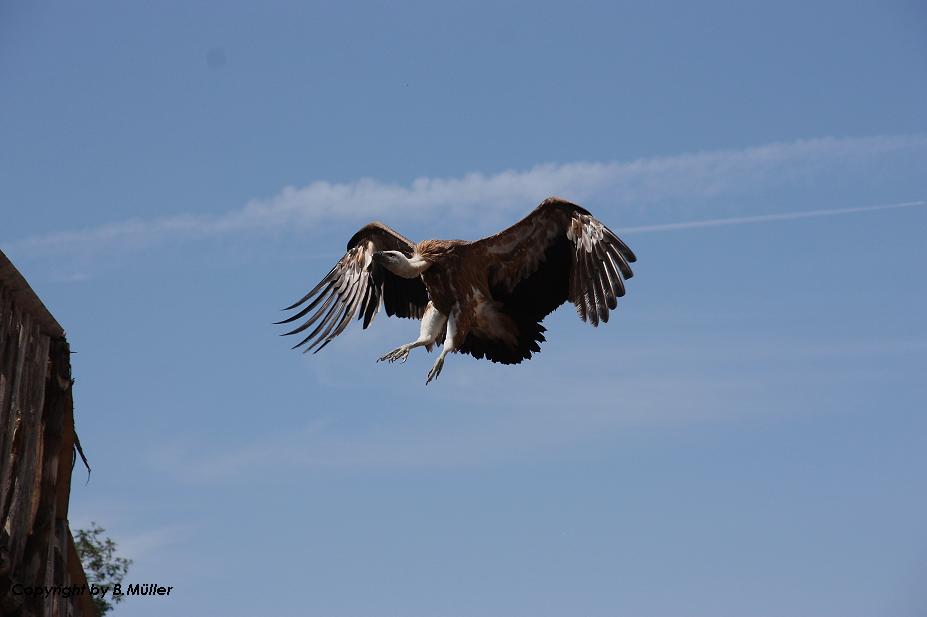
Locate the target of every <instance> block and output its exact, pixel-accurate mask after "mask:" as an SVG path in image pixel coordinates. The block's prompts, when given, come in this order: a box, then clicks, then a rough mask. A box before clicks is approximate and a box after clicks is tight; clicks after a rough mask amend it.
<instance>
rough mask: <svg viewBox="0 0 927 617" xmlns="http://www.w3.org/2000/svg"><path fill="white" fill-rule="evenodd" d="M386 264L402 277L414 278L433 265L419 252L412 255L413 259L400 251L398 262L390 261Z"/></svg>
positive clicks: (391, 270) (387, 267)
mask: <svg viewBox="0 0 927 617" xmlns="http://www.w3.org/2000/svg"><path fill="white" fill-rule="evenodd" d="M397 252H398V251H397ZM384 265H385V266H386V269H387V270H389V271H390V272H392V273H393V274H395V275H397V276H401V277H402V278H407V279H414V278H416V277H418V276H421V274H422V272H424V271H425V270H427V269H428V267H429V266H430V265H431V262H430V261H428V260H426V259H425V258H424V257H422V256H421V255H419V254H418V253H415V254H414V255H412V258H411V259H410V258H408V257H406V256H405V255H403V254H402V253H399V259H398V260H397V263H389V264H384Z"/></svg>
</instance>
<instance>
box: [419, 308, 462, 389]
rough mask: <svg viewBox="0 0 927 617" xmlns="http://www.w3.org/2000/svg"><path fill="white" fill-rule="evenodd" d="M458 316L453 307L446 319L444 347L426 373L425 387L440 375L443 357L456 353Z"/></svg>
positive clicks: (458, 312) (456, 310) (457, 311)
mask: <svg viewBox="0 0 927 617" xmlns="http://www.w3.org/2000/svg"><path fill="white" fill-rule="evenodd" d="M459 315H460V311H459V310H458V309H457V307H456V306H455V307H454V310H452V311H451V315H450V317H448V319H447V334H446V335H445V336H444V347H442V348H441V353H440V354H438V359H437V360H435V365H434V366H432V367H431V370H430V371H428V379H426V380H425V385H426V386H427V385H428V384H430V383H431V380H432V379H436V378H437V377H438V375H440V374H441V369H442V368H444V356H446V355H447V354H449V353H451V352H452V351H456V349H457V345H458V343H459V341H458V340H457V335H458V328H457V318H458V316H459Z"/></svg>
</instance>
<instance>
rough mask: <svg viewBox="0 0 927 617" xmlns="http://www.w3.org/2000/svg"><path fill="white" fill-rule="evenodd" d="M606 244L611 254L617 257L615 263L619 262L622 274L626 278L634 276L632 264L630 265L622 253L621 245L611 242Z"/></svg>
mask: <svg viewBox="0 0 927 617" xmlns="http://www.w3.org/2000/svg"><path fill="white" fill-rule="evenodd" d="M605 246H606V248H607V250H608V252H609V254H610V255H611V256H612V257H613V258H614V259H615V263H616V264H617V266H618V269H619V270H621V274H622V275H624V278H626V279H629V278H631V277H632V276H634V272H632V271H631V266H629V265H628V262H627V261H626V260H625V258H624V255H622V254H621V250H620V247H618V246H616V245H615V244H613V243H611V242H609V243H608V244H606V245H605Z"/></svg>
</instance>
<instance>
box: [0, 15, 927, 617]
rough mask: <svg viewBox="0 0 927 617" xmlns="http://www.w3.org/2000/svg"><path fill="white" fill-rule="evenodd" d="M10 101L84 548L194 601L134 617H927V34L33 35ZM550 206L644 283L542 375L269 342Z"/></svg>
mask: <svg viewBox="0 0 927 617" xmlns="http://www.w3.org/2000/svg"><path fill="white" fill-rule="evenodd" d="M0 83H2V84H3V86H2V88H0V110H2V113H0V207H2V209H3V215H4V216H3V219H2V220H3V225H2V227H0V247H2V249H3V250H4V251H5V252H6V253H7V254H8V255H9V256H10V257H11V258H12V259H13V261H14V262H15V263H16V264H17V266H18V267H19V268H20V269H21V270H22V271H23V272H24V274H26V276H27V277H28V278H29V280H30V281H31V283H32V285H33V287H34V288H35V289H36V291H37V292H38V293H39V295H40V296H41V297H42V298H43V299H44V300H45V302H46V304H47V305H48V306H49V308H50V309H51V311H52V312H53V313H54V314H55V315H56V316H57V318H58V320H59V321H60V322H61V323H62V324H63V325H64V327H65V328H66V330H67V331H68V337H69V339H70V341H71V344H72V347H73V349H74V351H75V352H76V354H75V355H74V356H73V366H74V374H75V377H76V379H77V383H76V389H75V406H76V417H77V427H78V430H79V432H80V436H81V441H82V443H83V444H84V448H85V450H86V452H87V454H88V456H89V457H90V460H91V463H92V465H93V468H94V471H93V475H92V477H91V480H90V482H89V484H87V485H84V484H83V480H82V478H83V476H82V475H81V472H80V471H79V470H78V472H77V474H76V476H75V478H76V481H75V483H74V486H73V491H72V496H71V522H72V526H76V527H79V526H82V525H85V524H86V523H88V522H89V521H91V520H95V521H97V522H99V523H100V524H102V525H103V526H104V527H106V528H107V529H108V530H109V531H110V533H111V534H112V536H113V537H114V538H115V539H116V540H117V541H119V543H120V546H121V547H122V551H123V553H124V554H125V555H126V556H128V557H131V558H133V559H134V560H135V565H134V566H133V568H132V571H131V575H130V579H131V580H132V581H135V582H152V581H155V582H158V583H161V584H165V585H173V586H174V587H175V590H174V591H173V592H172V595H171V597H170V598H167V599H165V598H155V599H130V600H129V601H127V602H126V603H124V604H123V605H121V606H120V607H119V609H118V611H117V614H126V615H142V616H147V615H163V614H165V611H166V612H168V613H170V614H223V615H253V614H268V612H270V613H273V614H277V615H326V616H331V617H336V616H357V617H360V616H369V615H384V616H386V615H396V616H403V617H412V616H421V617H435V616H448V617H451V616H454V617H456V616H470V615H473V616H500V617H501V616H506V617H510V616H516V615H525V616H529V615H530V616H545V615H551V616H554V615H558V616H559V615H586V616H590V617H593V616H599V615H602V616H605V615H615V614H627V615H638V616H675V615H689V616H706V617H709V616H710V617H717V616H723V615H730V616H738V617H739V616H742V615H751V616H770V617H772V616H781V615H816V616H826V615H833V616H835V617H836V616H840V617H847V616H856V615H858V616H866V617H870V616H872V615H919V614H922V613H923V611H924V610H925V609H927V594H925V592H924V591H923V590H924V588H925V585H924V581H925V579H927V528H925V526H924V523H923V521H924V520H927V497H925V493H924V491H923V475H924V471H925V469H927V450H925V449H924V447H923V435H924V434H925V431H927V417H925V415H924V409H925V402H927V385H925V383H924V380H923V374H924V372H925V368H927V326H925V322H924V317H923V316H924V315H925V314H927V283H925V279H924V275H923V267H924V263H925V251H924V244H923V242H924V240H923V237H924V231H925V230H927V207H925V205H924V202H923V200H927V175H925V174H924V169H925V168H927V117H925V114H924V109H927V10H925V9H924V7H923V5H921V4H920V3H916V2H884V1H883V2H861V3H855V4H854V5H853V6H852V7H850V6H849V5H847V4H846V3H838V2H800V3H799V2H780V3H774V4H770V3H737V4H736V5H731V4H730V3H713V2H706V3H698V5H697V6H696V5H694V4H691V5H690V4H682V3H664V2H652V3H647V5H646V6H643V5H640V4H637V5H635V4H630V3H580V4H576V3H573V4H570V5H569V6H567V5H563V4H561V5H553V4H548V3H531V4H527V3H524V4H519V3H485V4H480V3H467V4H454V5H451V4H439V3H403V4H401V5H396V3H392V4H355V5H352V6H350V7H348V6H344V5H343V4H335V3H330V4H313V3H289V2H265V3H261V4H260V5H255V4H253V3H238V2H228V3H222V4H221V6H220V5H219V4H218V3H211V4H207V3H186V2H185V3H180V2H176V3H171V2H162V3H158V4H157V5H154V4H150V5H143V4H141V3H125V2H92V3H63V2H58V3H31V2H17V1H13V2H5V3H4V4H3V5H2V7H0ZM549 194H560V195H563V196H564V197H567V198H570V199H574V200H576V201H579V202H581V203H582V204H583V205H585V206H586V207H587V208H589V209H590V210H592V212H593V213H595V214H596V215H597V216H598V217H599V218H600V219H601V220H603V221H604V222H606V223H607V224H608V225H609V226H610V227H611V228H612V229H614V230H616V231H617V232H618V233H619V234H620V235H622V236H623V237H624V238H625V239H626V240H627V242H628V243H629V244H630V245H631V247H632V248H633V249H634V250H635V252H636V253H637V254H638V256H639V262H638V264H637V267H636V268H635V272H636V276H635V278H634V279H632V280H631V281H630V283H629V285H628V295H627V297H626V298H625V299H624V300H623V302H622V303H621V305H620V306H619V309H618V312H617V314H615V316H614V319H613V320H612V321H611V323H609V324H608V325H607V326H605V327H601V328H598V329H594V328H591V327H589V326H587V325H585V324H583V323H581V322H580V321H579V320H578V319H577V318H576V316H575V315H574V313H573V310H572V308H571V307H564V308H562V309H560V311H558V312H557V313H555V314H553V315H552V316H551V317H550V318H548V320H547V322H546V323H545V325H546V326H547V327H548V330H549V336H548V342H547V343H546V344H545V345H544V347H543V351H542V353H541V354H540V355H537V356H536V357H535V358H534V359H532V360H531V361H530V362H529V363H526V364H523V365H520V366H517V367H500V366H497V365H492V364H490V363H486V362H479V361H476V360H474V359H472V358H470V357H463V356H456V355H454V356H451V357H450V358H449V359H448V362H447V365H446V366H445V370H444V373H443V374H442V376H441V378H440V380H439V381H438V382H436V383H435V384H432V385H430V386H428V388H425V387H424V377H425V374H426V372H427V370H428V368H429V367H430V365H431V363H432V362H433V360H434V355H429V354H427V353H424V352H423V351H422V350H417V351H418V353H416V352H413V354H412V356H411V357H410V359H409V361H408V363H407V364H406V365H403V366H395V365H389V366H384V365H382V364H381V365H377V364H375V362H374V360H375V359H376V358H377V357H378V356H379V355H381V354H382V353H384V352H386V351H388V350H390V349H392V348H394V347H396V346H397V345H398V344H399V343H402V342H406V341H409V340H412V339H413V338H414V337H415V335H416V334H417V325H416V324H415V323H413V322H408V321H402V322H400V321H396V320H387V319H385V318H384V317H385V315H383V314H381V316H380V317H379V318H378V319H377V321H376V322H375V324H374V326H373V327H372V329H370V330H367V331H361V330H359V329H358V328H356V327H352V328H351V329H349V330H348V331H347V332H346V333H345V334H344V335H342V337H340V338H339V339H338V340H337V341H336V342H335V343H333V344H332V345H329V346H328V347H327V348H326V349H325V351H324V352H323V353H321V354H319V355H316V356H312V355H301V354H299V353H297V352H292V351H290V350H289V345H288V344H287V343H288V342H289V341H288V340H284V339H280V338H278V337H277V334H278V333H279V329H278V328H275V327H274V326H272V325H271V322H272V321H275V320H276V319H278V318H279V316H280V312H279V309H280V308H281V307H282V306H285V305H286V304H289V303H290V302H291V301H293V300H295V299H296V298H297V297H299V296H301V295H302V293H303V292H304V291H306V289H307V288H308V287H309V286H311V285H314V283H315V282H316V281H317V280H318V279H319V278H320V277H321V276H322V275H324V274H325V273H326V272H327V271H328V268H330V267H331V265H332V264H333V263H334V261H335V260H336V259H337V258H338V257H339V256H340V255H341V251H343V247H344V243H345V241H346V239H347V238H348V237H350V235H351V234H352V233H353V232H354V231H355V230H356V229H357V228H358V227H359V226H360V225H362V224H364V223H366V222H368V221H369V220H371V219H380V220H383V221H385V222H387V223H389V224H391V225H394V226H395V227H397V228H398V229H399V230H400V231H402V232H403V233H405V234H406V235H408V236H410V237H412V238H415V239H424V238H427V237H445V238H448V237H461V238H477V237H480V236H483V235H486V234H489V233H493V232H495V231H497V230H499V229H501V228H502V227H504V226H506V225H508V224H511V223H512V222H514V221H515V220H517V219H518V218H520V217H521V216H523V215H524V214H525V213H527V212H528V211H529V210H530V209H531V208H532V207H533V206H534V205H536V203H537V202H538V201H540V199H542V198H543V197H546V196H547V195H549ZM874 206H890V207H887V208H878V209H876V208H873V207H874ZM846 209H862V210H859V211H854V212H835V211H838V210H839V211H842V210H846ZM818 211H827V213H826V214H825V215H821V216H811V217H803V216H800V215H802V213H809V212H818ZM792 213H796V216H794V217H793V216H791V214H792ZM766 215H783V216H781V217H779V218H775V217H772V218H763V217H765V216H766ZM700 221H702V222H703V221H715V222H714V223H711V224H706V225H686V224H685V223H689V222H700ZM721 223H726V224H721Z"/></svg>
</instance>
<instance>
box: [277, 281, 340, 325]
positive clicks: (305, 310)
mask: <svg viewBox="0 0 927 617" xmlns="http://www.w3.org/2000/svg"><path fill="white" fill-rule="evenodd" d="M333 285H334V282H331V283H329V284H328V287H326V288H325V289H323V290H322V291H321V292H320V293H319V295H318V297H317V298H316V299H315V300H313V301H312V302H310V303H309V305H308V306H306V307H304V308H303V309H302V310H301V311H299V312H298V313H296V314H295V315H293V316H292V317H288V318H286V319H284V320H283V321H275V322H274V325H280V324H285V323H292V322H294V321H296V320H297V319H299V318H300V317H302V316H303V315H306V314H307V313H308V312H309V311H311V310H312V309H314V308H315V307H316V306H318V304H319V302H321V301H322V299H323V298H325V296H326V294H328V292H329V291H331V288H332V286H333Z"/></svg>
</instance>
